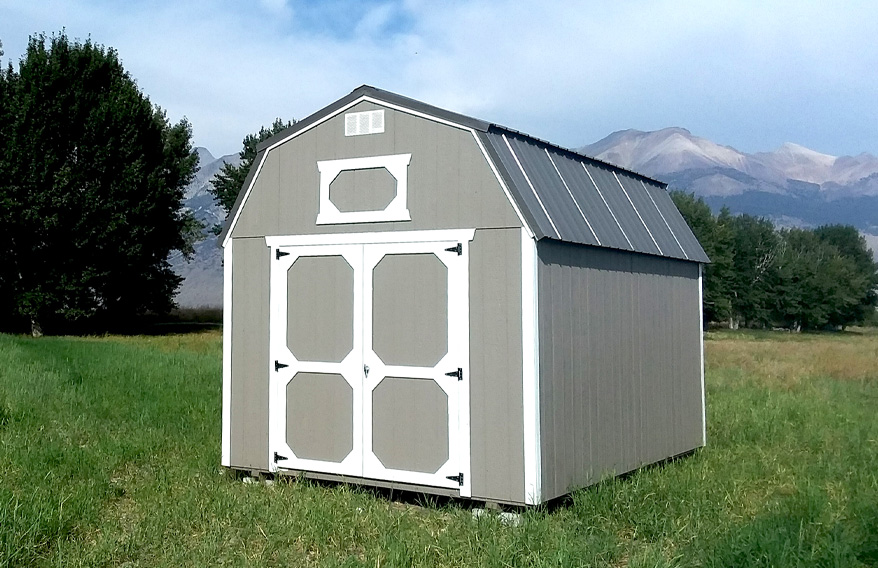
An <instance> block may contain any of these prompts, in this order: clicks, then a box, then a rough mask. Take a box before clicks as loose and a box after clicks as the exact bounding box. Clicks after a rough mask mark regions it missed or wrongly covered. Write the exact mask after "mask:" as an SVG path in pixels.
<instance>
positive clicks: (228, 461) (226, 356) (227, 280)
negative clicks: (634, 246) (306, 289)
mask: <svg viewBox="0 0 878 568" xmlns="http://www.w3.org/2000/svg"><path fill="white" fill-rule="evenodd" d="M233 243H234V241H232V240H230V241H229V242H228V243H226V245H225V247H224V248H223V411H222V417H223V418H222V420H223V425H222V454H221V456H222V457H221V459H220V464H221V465H223V466H225V467H230V466H231V465H232V246H233Z"/></svg>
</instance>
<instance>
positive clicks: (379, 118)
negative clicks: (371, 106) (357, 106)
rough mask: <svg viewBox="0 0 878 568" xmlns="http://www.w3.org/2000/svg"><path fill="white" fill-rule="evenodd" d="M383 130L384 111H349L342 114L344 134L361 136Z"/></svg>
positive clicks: (378, 132)
mask: <svg viewBox="0 0 878 568" xmlns="http://www.w3.org/2000/svg"><path fill="white" fill-rule="evenodd" d="M381 132H384V111H383V110H369V111H366V112H349V113H347V114H346V115H344V135H345V136H361V135H363V134H380V133H381Z"/></svg>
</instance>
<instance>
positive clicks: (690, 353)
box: [220, 86, 708, 505]
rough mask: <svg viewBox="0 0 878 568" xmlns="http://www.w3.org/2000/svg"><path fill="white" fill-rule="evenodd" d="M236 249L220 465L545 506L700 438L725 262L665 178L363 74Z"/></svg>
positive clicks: (272, 152) (245, 210)
mask: <svg viewBox="0 0 878 568" xmlns="http://www.w3.org/2000/svg"><path fill="white" fill-rule="evenodd" d="M220 242H221V243H222V246H223V248H224V279H225V282H224V310H223V313H224V316H223V317H224V325H223V416H222V464H223V465H224V466H227V467H229V468H234V469H239V470H245V471H258V472H272V473H275V474H285V473H289V474H302V475H305V476H310V477H315V478H321V479H331V480H342V481H349V482H354V483H362V484H369V485H377V486H384V487H395V488H401V489H409V490H415V491H424V492H429V493H435V494H444V495H452V496H459V497H468V498H473V499H479V500H485V501H493V502H498V503H508V504H518V505H533V504H539V503H542V502H545V501H547V500H550V499H552V498H555V497H559V496H561V495H564V494H566V493H568V492H569V491H571V490H573V489H575V488H577V487H583V486H586V485H589V484H592V483H595V482H597V481H599V480H600V479H601V478H602V477H603V476H605V475H608V474H621V473H624V472H627V471H630V470H633V469H635V468H638V467H640V466H642V465H644V464H648V463H653V462H656V461H659V460H662V459H665V458H668V457H672V456H675V455H679V454H682V453H685V452H688V451H691V450H693V449H695V448H697V447H699V446H702V445H703V444H704V443H705V414H704V378H703V348H702V327H701V321H702V320H701V263H704V262H708V258H707V256H706V255H705V253H704V251H703V250H702V248H701V246H700V245H699V243H698V241H697V240H696V238H695V237H694V236H693V234H692V232H691V231H690V229H689V227H688V226H687V225H686V222H685V220H684V219H683V217H682V216H681V215H680V213H679V212H678V211H677V209H676V208H675V207H674V204H673V202H672V201H671V199H670V197H669V196H668V193H667V191H666V186H665V185H664V184H663V183H661V182H658V181H656V180H654V179H650V178H648V177H645V176H642V175H639V174H637V173H635V172H632V171H628V170H625V169H622V168H619V167H615V166H613V165H611V164H608V163H604V162H601V161H599V160H595V159H592V158H589V157H587V156H584V155H582V154H579V153H577V152H574V151H570V150H567V149H564V148H561V147H559V146H556V145H554V144H551V143H548V142H545V141H542V140H538V139H536V138H533V137H531V136H527V135H525V134H522V133H520V132H517V131H515V130H511V129H509V128H506V127H503V126H499V125H496V124H492V123H488V122H484V121H482V120H478V119H474V118H470V117H467V116H463V115H460V114H456V113H454V112H449V111H447V110H443V109H440V108H437V107H434V106H430V105H428V104H425V103H422V102H419V101H416V100H413V99H409V98H406V97H403V96H400V95H397V94H394V93H390V92H387V91H383V90H379V89H376V88H373V87H369V86H362V87H360V88H358V89H356V90H354V91H353V92H352V93H350V94H349V95H347V96H345V97H343V98H342V99H340V100H338V101H336V102H334V103H332V104H330V105H329V106H327V107H325V108H323V109H321V110H319V111H317V112H316V113H314V114H312V115H311V116H309V117H307V118H305V119H304V120H302V121H300V122H298V123H296V124H295V125H293V126H292V127H291V128H289V129H287V130H285V131H283V132H281V133H279V134H277V135H276V136H274V137H272V138H271V139H269V140H267V141H265V142H263V143H262V144H260V145H259V147H258V154H257V156H256V159H255V160H254V162H253V167H252V169H251V171H250V173H249V176H248V177H247V179H246V181H245V183H244V186H243V187H242V190H241V192H240V194H239V196H238V200H237V202H236V203H235V205H234V207H233V209H232V211H231V212H230V214H229V217H228V221H227V223H226V226H225V228H224V230H223V232H222V234H221V235H220Z"/></svg>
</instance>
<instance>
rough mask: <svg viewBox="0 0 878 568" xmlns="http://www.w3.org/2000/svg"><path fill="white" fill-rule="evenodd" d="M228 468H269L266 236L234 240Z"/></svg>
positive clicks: (267, 264)
mask: <svg viewBox="0 0 878 568" xmlns="http://www.w3.org/2000/svg"><path fill="white" fill-rule="evenodd" d="M232 251H233V257H232V321H233V322H234V325H233V328H232V377H231V385H232V387H231V388H232V396H231V407H232V408H231V428H230V431H231V448H230V456H231V459H230V464H229V465H231V466H232V467H238V468H245V469H259V470H267V469H268V277H269V274H268V271H269V253H270V250H269V248H268V247H267V246H265V239H261V238H250V239H240V238H237V239H234V242H233V246H232Z"/></svg>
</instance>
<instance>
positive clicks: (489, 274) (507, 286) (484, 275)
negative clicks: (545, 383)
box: [469, 229, 525, 504]
mask: <svg viewBox="0 0 878 568" xmlns="http://www.w3.org/2000/svg"><path fill="white" fill-rule="evenodd" d="M469 250H470V374H471V378H470V429H471V438H470V440H471V451H472V458H471V468H472V495H473V498H476V499H479V498H481V499H487V500H496V501H500V502H504V503H522V504H523V503H524V497H525V495H524V445H523V440H524V433H523V423H522V420H523V419H522V414H521V408H522V392H521V389H522V382H521V373H522V366H521V365H522V363H521V237H520V231H519V229H496V230H490V229H478V230H476V235H475V238H474V239H473V241H472V243H470V249H469Z"/></svg>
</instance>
